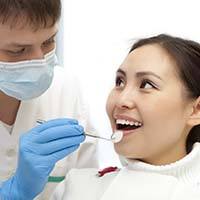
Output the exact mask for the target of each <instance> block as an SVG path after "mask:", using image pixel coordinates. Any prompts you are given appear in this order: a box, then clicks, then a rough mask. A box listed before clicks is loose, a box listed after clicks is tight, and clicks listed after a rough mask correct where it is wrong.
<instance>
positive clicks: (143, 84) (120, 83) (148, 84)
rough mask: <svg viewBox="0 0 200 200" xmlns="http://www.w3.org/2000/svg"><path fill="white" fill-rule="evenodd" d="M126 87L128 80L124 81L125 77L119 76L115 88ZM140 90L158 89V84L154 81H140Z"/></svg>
mask: <svg viewBox="0 0 200 200" xmlns="http://www.w3.org/2000/svg"><path fill="white" fill-rule="evenodd" d="M125 85H126V80H125V79H124V77H121V76H117V77H116V79H115V87H116V88H122V87H124V86H125ZM138 88H139V89H142V90H144V89H146V90H149V89H158V87H157V86H156V84H155V83H154V82H153V81H151V80H149V79H146V78H145V79H142V80H140V81H139V83H138Z"/></svg>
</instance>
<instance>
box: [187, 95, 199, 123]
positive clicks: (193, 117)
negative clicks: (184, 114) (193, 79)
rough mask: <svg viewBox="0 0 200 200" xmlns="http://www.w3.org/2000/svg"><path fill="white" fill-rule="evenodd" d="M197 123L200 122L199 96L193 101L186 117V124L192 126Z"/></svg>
mask: <svg viewBox="0 0 200 200" xmlns="http://www.w3.org/2000/svg"><path fill="white" fill-rule="evenodd" d="M199 124H200V96H199V97H198V98H197V99H196V100H195V102H194V103H193V105H192V112H191V114H190V116H189V119H188V125H190V126H192V127H193V126H196V125H199Z"/></svg>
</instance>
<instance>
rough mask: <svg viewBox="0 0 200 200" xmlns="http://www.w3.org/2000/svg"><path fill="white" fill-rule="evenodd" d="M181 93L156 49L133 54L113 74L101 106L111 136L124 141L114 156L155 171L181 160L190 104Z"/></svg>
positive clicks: (167, 61) (163, 55) (171, 69)
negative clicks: (113, 80)
mask: <svg viewBox="0 0 200 200" xmlns="http://www.w3.org/2000/svg"><path fill="white" fill-rule="evenodd" d="M184 90H185V89H184V86H183V84H182V82H181V80H180V78H179V76H178V73H177V71H176V64H175V62H174V61H173V59H172V58H171V57H170V56H169V55H168V54H167V52H166V51H165V50H164V49H162V48H161V47H160V46H158V45H145V46H142V47H140V48H137V49H135V50H134V51H132V52H131V53H130V54H129V55H128V56H127V58H126V59H125V60H124V62H123V63H122V65H121V66H120V68H119V69H118V71H117V75H116V84H115V87H114V88H113V89H112V91H111V93H110V95H109V97H108V100H107V106H106V109H107V114H108V116H109V119H110V122H111V126H112V129H113V132H114V131H116V130H122V131H123V135H124V137H123V139H122V140H121V141H120V142H119V143H116V144H115V145H114V146H115V150H116V152H117V153H118V154H120V155H123V156H125V157H127V158H133V159H140V160H143V161H145V162H148V163H151V164H156V165H160V164H168V163H171V162H174V161H176V160H178V159H181V158H182V157H183V156H185V154H186V148H185V143H186V138H187V135H188V133H189V131H190V129H191V127H190V126H189V125H188V124H187V121H188V118H189V116H190V114H191V113H192V103H191V101H189V100H188V99H187V98H186V95H184Z"/></svg>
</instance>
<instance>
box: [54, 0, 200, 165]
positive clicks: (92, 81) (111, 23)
mask: <svg viewBox="0 0 200 200" xmlns="http://www.w3.org/2000/svg"><path fill="white" fill-rule="evenodd" d="M199 8H200V6H199V1H198V0H190V1H189V0H185V1H184V0H182V1H181V0H168V1H162V0H160V1H158V0H157V1H155V0H146V1H145V0H138V1H136V0H63V25H64V26H62V27H61V32H62V34H63V36H62V39H61V40H60V41H59V44H60V45H58V47H59V49H60V51H59V52H60V57H61V58H62V59H63V60H62V62H63V63H64V66H65V67H68V68H70V69H72V70H73V71H74V72H75V74H76V75H77V76H78V77H79V78H80V81H81V83H82V89H83V92H84V93H85V95H86V97H87V101H88V103H89V105H90V109H91V115H92V119H93V122H94V124H95V126H96V127H97V128H98V130H99V131H100V133H101V135H102V136H107V137H109V136H110V134H111V130H110V127H109V122H108V119H107V116H106V113H105V103H106V98H107V95H108V93H109V91H110V89H111V87H112V86H113V85H114V77H115V71H116V69H117V68H118V67H119V65H120V64H121V62H122V61H123V59H124V57H125V56H126V54H127V52H128V50H129V48H130V46H131V45H132V43H133V42H134V40H135V39H137V38H141V37H146V36H150V35H153V34H160V33H168V34H171V35H176V36H181V37H184V38H189V39H193V40H197V41H200V28H199V26H200V12H199ZM63 38H64V40H63ZM60 42H61V43H60ZM62 53H63V54H62ZM101 148H102V149H101V151H102V153H101V158H100V159H101V165H102V166H104V165H113V164H115V163H118V161H117V156H116V155H113V154H114V153H113V152H112V150H111V149H112V147H111V145H110V144H109V143H108V142H107V143H106V142H101Z"/></svg>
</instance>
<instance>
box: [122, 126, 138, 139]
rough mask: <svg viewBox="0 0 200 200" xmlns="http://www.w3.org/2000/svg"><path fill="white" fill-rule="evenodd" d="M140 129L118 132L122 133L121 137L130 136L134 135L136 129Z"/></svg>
mask: <svg viewBox="0 0 200 200" xmlns="http://www.w3.org/2000/svg"><path fill="white" fill-rule="evenodd" d="M140 128H141V127H138V128H136V129H132V130H120V131H122V132H123V137H125V136H127V135H130V134H136V132H137V131H138V129H140Z"/></svg>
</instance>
